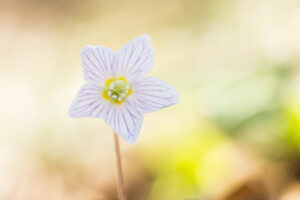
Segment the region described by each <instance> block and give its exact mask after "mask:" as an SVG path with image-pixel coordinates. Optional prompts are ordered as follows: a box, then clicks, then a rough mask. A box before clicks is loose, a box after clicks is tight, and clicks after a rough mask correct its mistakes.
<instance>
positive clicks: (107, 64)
mask: <svg viewBox="0 0 300 200" xmlns="http://www.w3.org/2000/svg"><path fill="white" fill-rule="evenodd" d="M81 61H82V66H83V74H84V79H85V80H86V83H85V84H84V85H83V86H82V88H81V89H80V91H79V92H78V94H77V96H76V98H75V100H74V101H73V103H72V105H71V108H70V111H69V115H70V116H71V117H94V118H103V119H104V121H105V122H106V123H107V124H109V125H110V126H111V128H112V129H113V130H114V131H115V132H116V133H117V134H118V135H119V136H121V137H122V138H123V139H125V140H126V141H127V142H129V143H134V142H135V141H136V139H137V137H138V135H139V132H140V129H141V126H142V123H143V114H144V113H148V112H153V111H156V110H159V109H161V108H164V107H167V106H170V105H173V104H175V103H177V102H178V93H177V92H176V90H175V89H174V88H173V87H172V86H171V85H169V84H168V83H166V82H165V81H163V80H161V79H158V78H156V77H152V76H150V77H145V75H146V74H147V73H148V72H149V71H150V70H151V69H152V67H153V64H154V54H153V49H152V45H151V39H150V37H149V36H148V35H142V36H140V37H137V38H135V39H133V40H132V41H130V42H129V43H127V44H126V45H125V46H124V47H123V48H121V49H120V50H119V51H117V52H114V51H113V50H112V49H109V48H106V47H103V46H85V47H84V48H83V50H82V52H81Z"/></svg>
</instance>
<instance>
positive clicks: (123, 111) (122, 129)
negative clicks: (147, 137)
mask: <svg viewBox="0 0 300 200" xmlns="http://www.w3.org/2000/svg"><path fill="white" fill-rule="evenodd" d="M103 119H104V121H105V122H106V123H107V124H108V125H109V126H110V127H111V128H112V129H113V130H114V131H115V132H116V133H117V134H118V135H119V136H121V137H122V138H123V139H124V140H126V141H127V142H128V143H131V144H132V143H134V142H135V141H136V139H137V137H138V135H139V133H140V130H141V127H142V123H143V114H142V113H140V112H137V111H136V109H134V108H133V107H132V106H131V105H130V104H128V103H126V102H124V103H123V104H122V105H115V104H112V103H111V104H110V105H109V106H108V109H107V110H106V112H105V114H104V116H103Z"/></svg>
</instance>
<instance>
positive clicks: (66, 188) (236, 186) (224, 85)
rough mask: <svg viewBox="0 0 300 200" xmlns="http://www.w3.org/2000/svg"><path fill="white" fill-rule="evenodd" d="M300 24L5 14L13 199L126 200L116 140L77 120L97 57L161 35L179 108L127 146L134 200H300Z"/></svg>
mask: <svg viewBox="0 0 300 200" xmlns="http://www.w3.org/2000/svg"><path fill="white" fill-rule="evenodd" d="M299 19H300V1H298V0H289V1H286V0H264V1H261V0H173V1H171V0H152V1H139V0H133V1H122V0H114V1H108V0H85V1H82V0H0V61H1V65H0V102H1V103H0V128H1V131H0V177H1V178H0V199H1V200H41V199H43V200H66V199H67V200H83V199H84V200H116V199H117V195H116V184H115V180H116V174H115V172H116V171H115V170H116V168H115V157H114V146H113V135H112V131H111V129H110V128H109V127H108V126H107V125H106V124H105V123H104V122H103V121H102V120H100V119H72V118H70V117H68V109H69V106H70V104H71V102H72V100H73V98H74V97H75V95H76V93H77V91H78V89H79V88H80V86H81V85H82V84H83V83H84V80H83V76H82V71H81V64H80V51H81V48H82V47H83V46H84V45H86V44H92V45H104V46H107V47H111V48H113V49H114V50H116V51H117V50H118V49H119V48H121V47H122V46H123V45H124V44H125V43H126V42H128V41H129V40H131V39H132V38H134V37H136V36H139V35H141V34H144V33H148V34H149V35H150V37H151V38H152V43H153V48H154V52H155V57H156V63H155V67H154V69H153V70H152V71H151V73H150V74H151V75H155V76H158V77H160V78H162V79H164V80H166V81H168V82H169V83H171V84H172V85H173V86H175V87H176V88H177V89H178V91H179V93H180V102H179V104H177V105H175V106H172V107H169V108H166V109H163V110H161V111H159V112H155V113H150V114H147V115H146V116H145V120H144V125H143V127H142V130H141V134H140V136H139V138H138V140H137V142H136V144H134V145H130V144H128V143H126V142H124V141H121V150H122V156H123V168H124V173H125V185H126V191H127V194H128V199H130V200H299V199H300V93H299V91H300V20H299Z"/></svg>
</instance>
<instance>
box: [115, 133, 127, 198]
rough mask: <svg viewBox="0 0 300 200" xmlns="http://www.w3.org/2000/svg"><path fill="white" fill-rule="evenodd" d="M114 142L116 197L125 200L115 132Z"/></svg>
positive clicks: (117, 140) (117, 137)
mask: <svg viewBox="0 0 300 200" xmlns="http://www.w3.org/2000/svg"><path fill="white" fill-rule="evenodd" d="M114 140H115V153H116V160H117V176H118V177H117V192H118V197H119V199H120V200H126V196H125V189H124V183H123V173H122V163H121V154H120V146H119V136H118V135H117V134H116V133H115V132H114Z"/></svg>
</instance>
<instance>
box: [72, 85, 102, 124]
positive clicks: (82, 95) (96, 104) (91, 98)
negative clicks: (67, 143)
mask: <svg viewBox="0 0 300 200" xmlns="http://www.w3.org/2000/svg"><path fill="white" fill-rule="evenodd" d="M100 94H101V88H100V87H97V86H95V85H92V84H90V83H86V84H84V85H83V86H82V87H81V89H80V90H79V92H78V94H77V96H76V97H75V99H74V101H73V103H72V105H71V107H70V110H69V115H70V117H74V118H79V117H94V118H100V117H102V115H103V113H104V112H105V110H106V108H107V104H108V103H107V101H105V100H104V99H103V98H102V96H101V95H100Z"/></svg>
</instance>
